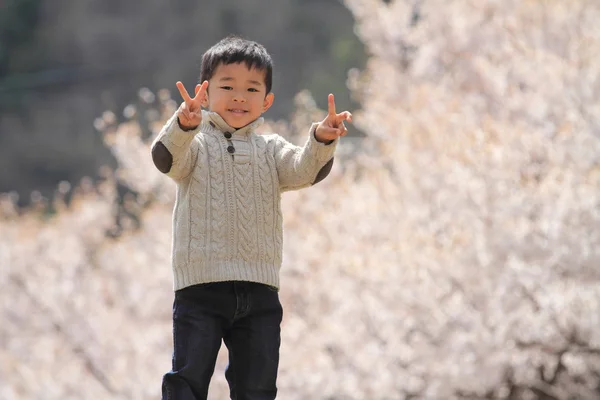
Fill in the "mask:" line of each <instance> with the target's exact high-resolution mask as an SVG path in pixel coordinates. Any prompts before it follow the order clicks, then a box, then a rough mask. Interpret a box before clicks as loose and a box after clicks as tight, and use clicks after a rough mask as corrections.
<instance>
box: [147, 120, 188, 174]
mask: <svg viewBox="0 0 600 400" xmlns="http://www.w3.org/2000/svg"><path fill="white" fill-rule="evenodd" d="M199 131H200V127H198V128H196V129H194V130H191V131H184V130H182V129H181V127H180V126H179V123H178V122H177V114H176V113H175V114H174V115H173V116H172V117H171V118H170V119H169V120H168V121H167V123H166V124H165V126H163V128H162V129H161V131H160V133H159V134H158V136H157V137H156V139H154V142H153V143H152V161H153V162H154V165H155V166H156V168H158V170H159V171H161V172H162V173H164V174H166V175H167V176H169V177H171V178H173V179H174V180H176V181H177V180H181V179H184V178H186V177H187V176H188V175H189V174H190V173H191V172H192V169H193V168H194V165H195V164H196V159H197V157H198V146H199V145H200V143H199V141H198V140H194V138H195V137H196V135H197V134H198V132H199Z"/></svg>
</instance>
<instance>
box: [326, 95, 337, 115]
mask: <svg viewBox="0 0 600 400" xmlns="http://www.w3.org/2000/svg"><path fill="white" fill-rule="evenodd" d="M327 110H328V114H329V115H330V116H332V117H335V116H336V113H335V98H334V97H333V94H332V93H329V96H328V97H327Z"/></svg>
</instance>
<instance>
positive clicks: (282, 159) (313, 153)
mask: <svg viewBox="0 0 600 400" xmlns="http://www.w3.org/2000/svg"><path fill="white" fill-rule="evenodd" d="M316 127H317V124H316V123H315V124H313V125H312V126H311V128H310V132H309V137H308V139H307V141H306V143H305V144H304V146H303V147H300V146H295V145H294V144H292V143H290V142H288V141H287V140H285V139H284V138H283V137H281V136H277V139H276V143H275V148H274V158H275V165H276V168H277V175H278V177H279V189H280V190H281V191H282V192H283V191H288V190H297V189H301V188H304V187H307V186H311V185H313V184H314V183H317V182H319V181H320V180H322V179H323V178H324V177H325V176H326V175H327V174H328V173H329V170H330V169H331V165H332V163H333V155H334V153H335V149H336V146H337V143H338V142H339V139H336V140H334V141H333V142H331V143H329V144H325V143H320V142H318V141H317V139H316V138H315V129H316Z"/></svg>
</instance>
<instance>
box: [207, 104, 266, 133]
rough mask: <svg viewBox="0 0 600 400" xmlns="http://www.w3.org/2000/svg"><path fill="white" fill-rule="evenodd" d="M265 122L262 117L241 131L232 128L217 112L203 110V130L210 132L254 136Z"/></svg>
mask: <svg viewBox="0 0 600 400" xmlns="http://www.w3.org/2000/svg"><path fill="white" fill-rule="evenodd" d="M263 122H264V118H262V117H260V118H257V119H255V120H254V121H252V122H251V123H249V124H248V125H246V126H243V127H241V128H239V129H236V128H232V127H231V126H230V125H229V124H228V123H227V122H225V120H224V119H223V117H221V116H220V115H219V114H217V113H216V112H212V111H206V110H202V129H201V130H203V131H210V130H214V129H217V130H219V131H221V132H223V133H225V132H230V133H232V134H234V135H241V136H248V135H250V134H252V133H253V132H254V131H255V130H256V129H257V128H258V127H260V126H261V125H262V124H263Z"/></svg>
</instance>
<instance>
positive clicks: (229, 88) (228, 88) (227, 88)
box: [221, 86, 233, 90]
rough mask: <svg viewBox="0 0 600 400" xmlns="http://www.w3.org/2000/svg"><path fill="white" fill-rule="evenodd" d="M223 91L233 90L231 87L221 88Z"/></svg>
mask: <svg viewBox="0 0 600 400" xmlns="http://www.w3.org/2000/svg"><path fill="white" fill-rule="evenodd" d="M221 89H223V90H232V89H233V88H232V87H231V86H221Z"/></svg>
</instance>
